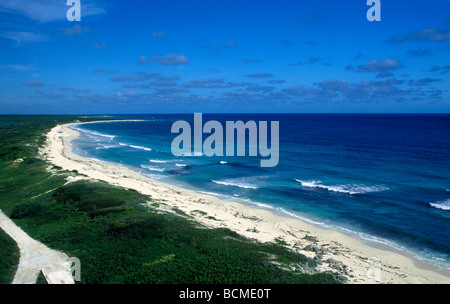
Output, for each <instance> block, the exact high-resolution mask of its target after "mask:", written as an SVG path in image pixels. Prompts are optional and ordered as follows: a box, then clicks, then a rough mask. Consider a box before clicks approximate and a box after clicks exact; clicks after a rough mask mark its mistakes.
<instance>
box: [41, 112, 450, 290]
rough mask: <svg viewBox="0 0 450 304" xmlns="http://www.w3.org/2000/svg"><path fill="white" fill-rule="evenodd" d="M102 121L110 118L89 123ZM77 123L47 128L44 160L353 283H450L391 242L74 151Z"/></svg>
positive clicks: (445, 272)
mask: <svg viewBox="0 0 450 304" xmlns="http://www.w3.org/2000/svg"><path fill="white" fill-rule="evenodd" d="M111 121H117V120H111ZM120 121H124V120H120ZM99 122H102V123H103V122H110V121H109V120H106V121H92V122H87V123H99ZM77 124H85V123H81V122H76V123H70V124H65V125H58V126H56V127H54V128H53V129H52V130H51V131H50V132H48V133H47V134H46V139H47V140H46V145H45V146H44V147H43V148H42V149H41V150H40V151H39V152H40V156H41V158H43V159H45V160H46V161H48V162H49V163H52V164H54V165H56V166H59V167H62V168H63V169H65V170H77V171H78V172H79V173H81V174H84V175H87V176H88V177H89V178H90V179H97V180H102V181H105V182H108V183H110V184H113V185H117V186H121V187H125V188H131V189H134V190H137V191H138V192H141V193H143V194H147V195H150V196H151V197H152V198H153V199H154V200H155V201H160V202H161V206H164V207H162V208H161V210H164V211H169V212H170V211H172V212H173V210H172V209H174V208H177V209H179V210H181V211H183V212H184V213H186V214H188V215H190V216H192V217H193V218H194V220H196V221H197V222H199V223H201V224H203V225H205V226H207V227H211V228H229V229H230V230H233V231H235V232H237V233H239V234H241V235H243V236H245V237H247V238H250V239H254V240H256V241H259V242H273V241H275V240H282V241H283V242H284V243H286V244H288V247H289V248H291V249H293V250H295V251H297V252H298V253H301V254H303V255H305V256H308V257H310V258H314V259H315V260H316V261H318V262H319V265H318V266H317V270H319V271H321V272H324V271H333V272H338V273H339V274H340V275H342V276H344V277H346V278H347V280H348V283H370V284H372V283H398V284H403V283H450V271H448V270H438V268H437V267H435V266H433V265H430V264H426V263H424V262H422V261H420V260H418V259H416V258H414V257H413V256H412V255H410V254H409V253H405V252H396V251H397V250H393V248H388V246H387V245H383V244H379V243H375V242H371V241H363V240H361V239H358V238H356V237H352V236H350V235H347V234H344V233H342V232H339V231H335V230H331V229H326V228H324V227H320V226H319V225H317V224H312V223H309V222H306V221H303V220H301V219H298V218H294V217H290V216H288V215H287V214H281V212H280V211H277V210H273V211H270V210H267V209H265V208H258V207H257V206H251V205H250V204H244V203H241V202H236V201H231V200H224V199H222V198H219V197H217V196H212V195H209V194H204V193H199V192H195V191H194V190H188V189H183V188H179V187H176V186H173V185H170V184H166V183H163V182H160V181H157V180H153V179H151V178H149V177H146V176H143V175H141V174H139V173H137V172H136V171H133V170H131V169H128V168H126V167H121V166H117V165H113V164H109V163H105V162H98V161H95V160H92V159H87V158H83V157H81V156H78V155H76V154H74V153H73V152H72V146H71V140H73V139H75V138H76V137H77V136H78V135H79V133H78V132H77V131H75V130H73V129H70V128H69V127H70V126H72V125H77ZM197 211H201V212H197ZM205 214H206V215H205ZM210 217H213V218H214V219H211V218H210ZM371 243H374V244H371ZM373 258H376V260H378V261H379V262H380V265H381V268H380V269H379V270H378V268H373ZM377 271H378V273H379V274H380V275H381V276H380V277H379V279H380V280H378V279H374V278H373V277H370V274H373V273H375V272H377ZM368 274H369V275H368Z"/></svg>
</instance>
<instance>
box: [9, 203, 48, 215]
mask: <svg viewBox="0 0 450 304" xmlns="http://www.w3.org/2000/svg"><path fill="white" fill-rule="evenodd" d="M41 212H42V206H41V205H40V204H39V203H34V202H33V203H20V204H18V205H16V206H15V207H14V209H13V210H12V212H11V218H13V219H22V218H27V217H35V216H37V215H39V214H40V213H41Z"/></svg>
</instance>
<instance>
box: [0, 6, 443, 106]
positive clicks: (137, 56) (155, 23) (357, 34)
mask: <svg viewBox="0 0 450 304" xmlns="http://www.w3.org/2000/svg"><path fill="white" fill-rule="evenodd" d="M68 9H69V6H67V5H66V0H34V1H22V0H2V1H0V49H1V54H2V56H1V57H0V79H1V81H0V113H1V114H117V113H192V112H203V113H208V112H231V113H233V112H258V113H262V112H269V113H271V112H287V113H292V112H298V113H323V112H324V113H359V112H361V113H366V112H368V113H392V112H394V113H414V112H434V113H449V112H450V91H449V90H450V89H449V87H450V86H449V75H450V56H449V54H450V1H448V0H429V1H423V0H421V1H417V0H413V1H406V0H384V1H383V0H381V18H382V20H381V22H369V21H368V20H367V18H366V12H367V10H368V9H369V6H367V5H366V0H340V1H329V0H323V1H304V0H295V1H273V0H272V1H266V0H258V1H256V0H244V1H242V0H241V1H235V0H227V1H218V0H204V1H199V0H190V1H172V0H165V1H150V0H149V1H113V0H109V1H103V0H90V1H88V0H81V22H76V21H74V22H69V21H68V20H67V19H66V12H67V10H68Z"/></svg>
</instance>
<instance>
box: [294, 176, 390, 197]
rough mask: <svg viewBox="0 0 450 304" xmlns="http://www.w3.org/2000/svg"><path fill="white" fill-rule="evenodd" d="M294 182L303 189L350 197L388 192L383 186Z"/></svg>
mask: <svg viewBox="0 0 450 304" xmlns="http://www.w3.org/2000/svg"><path fill="white" fill-rule="evenodd" d="M295 181H296V182H298V183H300V184H301V185H302V186H303V187H308V188H320V189H326V190H328V191H332V192H338V193H346V194H350V195H354V194H364V193H371V192H381V191H386V190H389V188H388V187H385V186H366V185H355V184H350V185H324V184H322V182H321V181H316V180H309V181H304V180H299V179H295Z"/></svg>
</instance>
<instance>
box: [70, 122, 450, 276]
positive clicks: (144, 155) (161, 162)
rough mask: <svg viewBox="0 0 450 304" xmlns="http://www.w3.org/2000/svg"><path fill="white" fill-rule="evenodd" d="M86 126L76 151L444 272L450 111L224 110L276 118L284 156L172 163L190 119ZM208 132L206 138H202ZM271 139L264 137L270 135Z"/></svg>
mask: <svg viewBox="0 0 450 304" xmlns="http://www.w3.org/2000/svg"><path fill="white" fill-rule="evenodd" d="M118 118H121V119H122V118H123V119H142V120H145V121H134V122H109V123H98V124H85V125H79V126H76V127H74V128H75V129H77V130H78V131H80V132H81V136H80V138H78V139H77V140H75V141H74V152H75V153H77V154H79V155H81V156H84V157H89V158H94V159H98V160H102V161H107V162H111V163H115V164H120V165H123V166H127V167H130V168H132V169H134V170H136V171H138V172H140V173H142V174H144V175H147V176H149V177H151V178H154V179H158V180H161V181H163V182H167V183H171V184H175V185H178V186H181V187H185V188H190V189H194V190H197V191H203V192H208V193H213V194H215V195H218V196H221V197H225V198H227V199H233V200H239V201H242V202H245V203H248V204H254V205H257V206H260V207H262V208H269V209H273V210H277V211H279V212H284V213H287V214H290V215H292V216H296V217H299V218H301V219H304V220H308V221H311V222H314V223H317V224H320V225H323V226H325V227H328V228H332V229H337V230H340V231H344V232H347V233H350V234H352V235H356V236H358V237H360V238H363V239H366V240H371V241H375V242H379V243H383V244H387V245H389V246H392V247H394V248H397V249H399V250H404V251H407V252H410V253H412V254H414V255H415V256H416V257H418V258H420V259H422V260H424V261H426V262H429V263H432V264H434V265H437V266H439V267H441V268H450V154H449V152H450V136H449V134H450V115H437V114H436V115H381V114H380V115H365V114H349V115H347V114H323V115H322V114H305V115H303V114H291V115H290V114H240V115H236V114H227V115H225V114H222V115H219V114H217V115H213V114H209V115H203V121H204V122H206V121H208V120H217V121H219V122H222V123H223V125H225V121H227V120H232V121H237V120H242V121H244V122H246V121H249V120H254V121H256V122H258V121H279V122H280V156H279V157H280V159H279V164H278V166H276V167H274V168H261V167H260V159H261V158H260V157H248V156H247V157H227V156H224V157H206V156H195V154H193V155H190V156H188V155H186V156H183V157H175V156H173V155H172V153H171V143H172V140H173V139H174V138H175V136H176V135H177V134H171V132H170V130H171V126H172V124H173V123H174V122H175V121H177V120H180V119H181V120H186V121H189V122H191V125H192V126H193V123H192V122H193V115H127V116H118ZM206 137H207V135H205V136H204V138H206ZM269 138H270V136H269Z"/></svg>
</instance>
